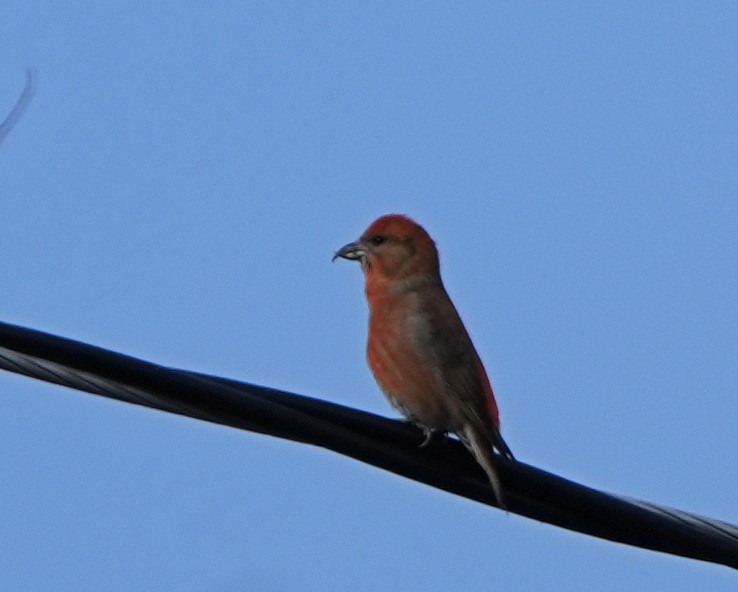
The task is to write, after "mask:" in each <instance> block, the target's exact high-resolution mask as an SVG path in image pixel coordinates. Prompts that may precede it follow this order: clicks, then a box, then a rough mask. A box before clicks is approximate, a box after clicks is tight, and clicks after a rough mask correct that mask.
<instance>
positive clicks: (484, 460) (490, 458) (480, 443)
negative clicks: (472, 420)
mask: <svg viewBox="0 0 738 592" xmlns="http://www.w3.org/2000/svg"><path fill="white" fill-rule="evenodd" d="M461 441H462V442H463V443H464V446H466V447H467V448H468V449H469V452H471V453H472V454H473V455H474V458H475V459H476V461H477V462H478V463H479V465H480V466H481V467H482V468H483V469H484V472H485V473H487V478H488V479H489V482H490V484H491V485H492V490H493V491H494V493H495V497H496V498H497V505H498V506H499V507H500V509H501V510H505V511H507V505H506V504H505V497H504V495H503V493H502V483H501V482H500V475H499V473H498V472H497V457H496V455H495V453H494V452H492V446H490V442H489V438H488V437H486V436H485V435H484V434H482V433H480V432H479V430H478V429H476V428H475V427H474V426H473V425H471V424H467V425H465V426H464V428H463V433H462V434H461ZM503 444H504V441H503ZM505 449H506V450H505ZM505 449H503V450H501V452H502V453H503V454H505V452H507V454H506V456H507V455H510V457H512V454H511V453H510V449H509V448H507V445H505Z"/></svg>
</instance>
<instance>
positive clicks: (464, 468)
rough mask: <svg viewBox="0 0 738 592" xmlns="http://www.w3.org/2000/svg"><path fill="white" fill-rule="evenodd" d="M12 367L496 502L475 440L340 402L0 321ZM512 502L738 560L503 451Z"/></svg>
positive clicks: (697, 533) (599, 531)
mask: <svg viewBox="0 0 738 592" xmlns="http://www.w3.org/2000/svg"><path fill="white" fill-rule="evenodd" d="M0 368H1V369H4V370H8V371H11V372H16V373H18V374H24V375H26V376H30V377H32V378H37V379H40V380H44V381H47V382H52V383H55V384H60V385H63V386H67V387H69V388H73V389H76V390H80V391H85V392H88V393H93V394H96V395H100V396H104V397H109V398H112V399H117V400H120V401H125V402H127V403H133V404H136V405H143V406H145V407H150V408H152V409H159V410H161V411H167V412H169V413H177V414H180V415H185V416H188V417H192V418H195V419H201V420H204V421H210V422H213V423H219V424H223V425H227V426H231V427H234V428H238V429H243V430H248V431H253V432H258V433H261V434H268V435H271V436H276V437H279V438H285V439H288V440H294V441H296V442H301V443H305V444H312V445H315V446H321V447H323V448H327V449H329V450H333V451H335V452H338V453H340V454H344V455H346V456H350V457H352V458H355V459H357V460H361V461H363V462H366V463H369V464H372V465H374V466H377V467H380V468H382V469H385V470H388V471H392V472H394V473H397V474H399V475H403V476H405V477H408V478H410V479H414V480H416V481H420V482H423V483H426V484H428V485H431V486H433V487H437V488H439V489H443V490H445V491H449V492H451V493H455V494H457V495H460V496H464V497H467V498H469V499H472V500H475V501H478V502H481V503H484V504H488V505H490V506H495V505H496V501H495V496H494V494H493V492H492V489H491V487H490V486H489V482H488V481H487V478H486V476H485V475H484V473H483V471H482V470H481V469H480V468H479V466H478V465H477V464H476V463H475V462H474V460H473V459H472V457H471V455H469V454H468V453H467V452H466V450H464V447H463V446H462V445H461V444H460V443H459V442H457V441H456V440H452V439H449V438H443V437H437V438H434V439H433V441H432V442H431V443H430V444H429V445H428V446H427V447H425V448H419V447H418V445H419V444H420V442H421V441H422V440H423V435H422V433H421V432H420V431H419V430H417V429H416V428H414V427H412V426H410V425H408V424H406V423H404V422H401V421H395V420H390V419H386V418H383V417H380V416H377V415H374V414H371V413H366V412H364V411H359V410H356V409H350V408H348V407H344V406H341V405H337V404H335V403H329V402H327V401H321V400H319V399H314V398H311V397H306V396H303V395H295V394H292V393H287V392H284V391H279V390H275V389H271V388H266V387H262V386H256V385H252V384H246V383H242V382H238V381H235V380H230V379H226V378H221V377H217V376H209V375H206V374H200V373H196V372H189V371H186V370H176V369H172V368H166V367H163V366H158V365H156V364H152V363H150V362H145V361H143V360H138V359H136V358H132V357H129V356H125V355H123V354H119V353H115V352H112V351H109V350H105V349H102V348H98V347H94V346H91V345H87V344H84V343H80V342H78V341H72V340H69V339H65V338H62V337H57V336H54V335H50V334H48V333H41V332H39V331H34V330H31V329H26V328H23V327H18V326H15V325H10V324H6V323H0ZM500 475H501V479H502V483H503V485H504V488H505V497H506V502H507V505H508V509H509V511H511V512H513V513H516V514H520V515H522V516H527V517H529V518H533V519H535V520H540V521H542V522H548V523H550V524H555V525H557V526H560V527H562V528H567V529H569V530H574V531H578V532H582V533H586V534H590V535H592V536H596V537H600V538H604V539H608V540H611V541H616V542H620V543H625V544H628V545H633V546H637V547H643V548H646V549H653V550H656V551H661V552H664V553H670V554H672V555H680V556H683V557H691V558H693V559H700V560H702V561H710V562H713V563H719V564H723V565H726V566H729V567H733V568H735V569H738V527H737V526H735V525H732V524H728V523H726V522H721V521H719V520H713V519H708V518H702V517H700V516H696V515H694V514H689V513H687V512H682V511H680V510H675V509H672V508H667V507H664V506H658V505H655V504H651V503H648V502H643V501H639V500H635V499H630V498H625V497H622V496H615V495H611V494H607V493H604V492H601V491H597V490H594V489H591V488H588V487H585V486H583V485H580V484H578V483H574V482H573V481H569V480H567V479H564V478H562V477H558V476H556V475H552V474H551V473H547V472H545V471H542V470H540V469H537V468H535V467H532V466H530V465H526V464H525V463H522V462H514V461H509V460H507V459H500Z"/></svg>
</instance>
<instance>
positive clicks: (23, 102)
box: [0, 68, 36, 144]
mask: <svg viewBox="0 0 738 592" xmlns="http://www.w3.org/2000/svg"><path fill="white" fill-rule="evenodd" d="M35 94H36V73H35V72H34V71H33V70H31V69H30V68H27V69H26V84H25V86H24V87H23V92H22V93H21V95H20V97H18V100H17V101H16V102H15V105H13V108H12V109H11V110H10V113H8V116H7V117H6V118H5V119H3V122H2V123H0V144H2V143H3V140H5V137H6V136H7V135H8V134H9V133H10V132H11V130H12V129H13V128H14V127H15V124H16V123H18V121H19V120H20V118H21V117H23V113H25V111H26V109H28V105H30V104H31V101H32V100H33V96H34V95H35Z"/></svg>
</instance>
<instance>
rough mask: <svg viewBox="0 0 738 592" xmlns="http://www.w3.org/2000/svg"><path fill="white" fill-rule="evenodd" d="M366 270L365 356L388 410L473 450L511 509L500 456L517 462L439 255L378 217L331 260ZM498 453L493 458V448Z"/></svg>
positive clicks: (416, 227)
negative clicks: (446, 283) (356, 264)
mask: <svg viewBox="0 0 738 592" xmlns="http://www.w3.org/2000/svg"><path fill="white" fill-rule="evenodd" d="M338 258H341V259H347V260H350V261H357V262H359V263H360V264H361V269H362V271H363V273H364V280H365V285H364V292H365V295H366V300H367V303H368V305H369V330H368V337H367V349H366V356H367V362H368V365H369V368H370V369H371V371H372V374H373V375H374V378H375V380H376V382H377V384H378V386H379V388H380V390H381V391H382V392H383V393H384V395H385V396H386V397H387V399H389V401H390V403H391V405H392V406H393V407H394V408H395V409H397V410H398V411H399V412H400V413H401V414H402V415H403V416H405V418H406V419H407V420H409V421H410V422H412V423H414V424H416V425H417V426H418V427H420V428H421V429H422V430H423V433H424V436H425V439H424V440H423V442H422V443H421V445H420V446H421V447H422V446H425V445H427V444H428V443H429V442H430V440H431V438H432V437H433V435H434V434H436V433H441V434H446V433H453V434H455V435H456V436H457V437H458V438H459V440H460V441H461V442H462V443H463V444H464V446H465V447H466V448H467V450H469V452H471V454H472V455H473V456H474V458H475V459H476V461H477V463H479V465H480V466H481V467H482V469H483V470H484V472H485V473H486V475H487V478H488V479H489V482H490V484H491V486H492V489H493V492H494V495H495V498H496V500H497V505H498V506H499V507H500V508H502V509H507V506H506V503H505V496H504V494H503V488H502V483H501V481H500V476H499V472H498V469H497V467H498V462H499V459H500V457H503V458H505V459H509V460H514V459H515V457H514V456H513V454H512V452H511V451H510V448H509V447H508V445H507V444H506V442H505V440H504V439H503V438H502V434H501V433H500V415H499V409H498V407H497V402H496V400H495V396H494V392H493V390H492V385H491V384H490V381H489V378H488V377H487V373H486V371H485V369H484V365H483V364H482V361H481V359H480V357H479V354H478V353H477V351H476V349H475V348H474V344H473V343H472V340H471V338H470V337H469V333H468V332H467V330H466V328H465V327H464V323H463V322H462V321H461V317H460V316H459V313H458V312H457V310H456V307H455V306H454V304H453V302H452V301H451V298H450V297H449V295H448V293H447V292H446V289H445V287H444V285H443V281H442V280H441V272H440V262H439V255H438V249H437V248H436V244H435V242H434V241H433V239H432V238H431V237H430V235H429V234H428V232H427V231H426V230H425V229H424V228H423V227H422V226H421V225H420V224H418V223H417V222H415V221H414V220H413V219H411V218H410V217H408V216H405V215H401V214H388V215H384V216H381V217H379V218H377V219H376V220H375V221H374V222H372V223H371V224H370V225H369V227H368V228H367V229H366V230H365V231H364V233H363V234H362V235H361V237H360V238H359V239H358V240H356V241H354V242H350V243H348V244H346V245H344V246H343V247H341V248H340V249H339V250H338V251H336V252H335V254H334V256H333V260H334V261H335V260H336V259H338ZM495 449H496V450H497V453H498V454H495V452H494V450H495Z"/></svg>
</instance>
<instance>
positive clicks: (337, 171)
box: [0, 0, 738, 592]
mask: <svg viewBox="0 0 738 592" xmlns="http://www.w3.org/2000/svg"><path fill="white" fill-rule="evenodd" d="M736 30H738V6H736V4H735V3H732V2H714V3H708V4H705V3H698V2H670V3H662V2H626V3H609V2H608V3H605V2H559V3H544V2H540V3H520V2H512V3H511V2H467V3H451V2H449V3H439V2H376V3H365V2H316V3H307V2H305V3H303V2H275V1H270V2H259V3H250V2H222V3H217V4H213V3H205V2H164V3H162V2H153V3H152V2H106V3H96V2H67V3H61V4H60V3H54V2H43V1H41V2H20V1H16V0H6V1H5V2H3V8H2V18H0V111H2V112H3V113H5V112H7V110H9V109H10V107H11V106H12V104H13V102H14V101H15V99H16V97H17V95H18V93H19V92H20V90H21V88H22V84H23V81H24V78H23V69H24V68H25V67H26V66H32V67H34V68H35V69H36V70H37V71H38V92H37V95H36V98H35V100H34V102H33V104H32V106H31V108H30V109H29V111H28V112H27V114H26V116H25V117H24V118H23V120H22V121H21V122H20V124H19V125H18V127H17V128H16V129H15V130H14V131H13V133H12V134H11V135H10V136H9V137H8V138H7V140H6V141H5V142H4V143H3V144H2V146H0V203H1V206H2V207H1V209H0V248H1V249H2V253H3V257H2V261H3V263H2V266H3V274H2V275H3V277H4V281H2V282H0V303H2V312H1V314H0V318H1V319H2V320H3V321H7V322H12V323H17V324H21V325H27V326H30V327H34V328H38V329H42V330H46V331H50V332H53V333H58V334H61V335H65V336H69V337H73V338H76V339H80V340H82V341H87V342H90V343H94V344H97V345H101V346H104V347H108V348H111V349H115V350H119V351H123V352H126V353H128V354H131V355H135V356H138V357H142V358H145V359H149V360H152V361H155V362H159V363H163V364H167V365H172V366H177V367H183V368H190V369H195V370H199V371H204V372H209V373H216V374H222V375H227V376H230V377H234V378H239V379H242V380H246V381H250V382H255V383H259V384H265V385H269V386H274V387H279V388H283V389H288V390H293V391H295V392H299V393H304V394H311V395H315V396H318V397H321V398H325V399H329V400H332V401H336V402H339V403H342V404H346V405H350V406H354V407H358V408H362V409H367V410H370V411H374V412H377V413H382V414H385V415H393V412H392V411H391V409H390V408H389V406H388V405H387V404H386V402H385V401H384V400H383V398H382V397H381V395H380V394H379V392H378V390H377V388H376V386H375V385H374V383H373V380H372V378H371V375H370V374H369V371H368V370H367V369H366V366H365V363H364V340H365V330H366V305H365V303H364V301H363V293H362V282H361V278H360V273H359V270H358V268H357V267H356V266H352V265H349V264H348V263H346V262H340V263H335V264H331V262H330V258H331V255H332V253H333V250H335V249H336V248H337V247H339V246H340V245H342V244H344V243H345V242H347V241H349V240H352V239H354V238H355V237H356V236H358V234H359V233H360V232H361V231H362V230H363V228H364V227H365V226H366V225H367V224H368V223H369V222H371V221H372V220H373V219H374V218H375V217H377V216H379V215H381V214H384V213H389V212H401V213H406V214H410V215H412V216H413V217H415V218H416V219H417V220H418V221H419V222H421V223H422V224H424V225H425V226H426V228H427V229H428V230H429V232H430V233H431V235H432V236H433V237H434V238H435V239H436V242H437V243H438V246H439V248H440V250H441V258H442V260H441V262H442V268H443V273H444V278H445V282H446V285H447V288H448V290H449V292H450V293H451V295H452V297H453V298H454V300H455V302H456V304H457V307H458V308H459V309H460V311H461V314H462V317H463V318H464V320H465V322H466V324H467V326H468V328H469V331H470V333H471V334H472V337H473V338H474V340H475V343H476V345H477V348H478V350H479V352H480V354H481V355H482V357H483V359H484V361H485V364H486V366H487V369H488V372H489V374H490V376H491V378H492V381H493V383H494V385H495V388H496V390H497V393H498V400H499V404H500V408H501V413H502V421H503V431H504V434H505V438H506V440H507V442H508V443H509V444H510V446H511V448H512V449H513V451H514V452H515V453H516V455H517V456H518V458H520V459H522V460H524V461H526V462H529V463H531V464H534V465H536V466H539V467H542V468H544V469H546V470H550V471H552V472H555V473H558V474H561V475H563V476H565V477H568V478H572V479H575V480H578V481H580V482H582V483H584V484H587V485H590V486H593V487H597V488H602V489H605V490H609V491H613V492H617V493H622V494H626V495H631V496H635V497H640V498H643V499H647V500H650V501H653V502H657V503H663V504H667V505H671V506H675V507H678V508H681V509H685V510H690V511H693V512H697V513H701V514H704V515H707V516H712V517H716V518H721V519H723V520H727V521H730V522H733V523H736V522H738V509H737V508H738V506H737V505H736V499H737V496H738V482H737V481H736V468H737V467H738V447H737V446H736V425H738V404H737V402H736V392H737V388H738V370H737V369H736V368H737V365H736V353H737V352H738V282H737V281H736V275H737V273H738V263H737V261H738V246H737V241H736V228H738V198H737V197H736V196H737V195H738V35H736V33H735V32H736ZM0 418H1V419H0V426H1V427H0V450H2V454H0V475H2V482H3V483H2V485H1V486H0V532H2V536H1V537H0V586H1V587H2V588H3V589H4V590H14V591H26V590H28V591H31V590H33V591H45V590H54V591H55V592H58V591H72V590H74V591H79V590H107V591H117V590H120V591H130V590H160V591H169V590H172V591H174V590H176V591H178V592H179V591H182V590H198V591H199V590H212V591H225V592H232V591H236V590H239V591H240V590H295V591H298V590H299V591H311V590H327V591H334V590H336V591H338V590H347V589H350V590H356V591H364V590H366V591H369V590H376V589H379V588H380V586H381V587H382V589H388V590H407V589H421V590H424V591H426V592H433V591H436V590H438V591H440V590H449V589H458V590H466V591H476V590H493V589H499V590H505V591H506V592H515V591H523V590H526V591H527V590H536V589H556V590H570V591H580V590H581V591H584V590H586V591H590V590H592V589H596V590H602V591H609V590H649V589H662V590H667V589H679V590H683V591H703V590H711V591H713V592H715V591H717V592H720V591H727V590H735V585H736V583H735V575H734V574H733V573H731V572H730V571H729V570H728V569H727V568H722V567H717V566H712V565H708V564H702V563H698V562H695V561H690V560H685V559H678V558H674V557H669V556H665V555H660V554H657V553H652V552H648V551H643V550H638V549H632V548H628V547H624V546H620V545H615V544H612V543H608V542H604V541H599V540H596V539H593V538H590V537H586V536H583V535H578V534H573V533H570V532H567V531H563V530H560V529H556V528H554V527H550V526H547V525H542V524H538V523H536V522H533V521H530V520H526V519H522V518H519V517H516V516H512V515H510V516H506V515H505V514H503V513H502V512H499V511H495V510H492V509H490V508H487V507H483V506H481V505H477V504H474V503H472V502H469V501H467V500H463V499H460V498H455V497H453V496H451V495H449V494H446V493H443V492H440V491H436V490H433V489H430V488H428V487H426V486H423V485H420V484H416V483H413V482H410V481H406V480H403V479H401V478H399V477H397V476H395V475H391V474H388V473H384V472H381V471H379V470H377V469H374V468H372V467H368V466H364V465H361V464H359V463H357V462H354V461H351V460H348V459H345V458H342V457H339V456H337V455H334V454H331V453H329V452H326V451H323V450H319V449H314V448H310V447H307V446H300V445H297V444H293V443H288V442H282V441H279V440H275V439H271V438H267V437H263V436H257V435H254V434H247V433H242V432H237V431H235V430H230V429H226V428H223V427H218V426H212V425H207V424H204V423H198V422H196V421H192V420H188V419H185V418H180V417H174V416H169V415H166V414H163V413H157V412H153V411H149V410H145V409H139V408H136V407H133V406H128V405H124V404H119V403H115V402H112V401H108V400H103V399H99V398H95V397H92V396H89V395H85V394H80V393H75V392H73V391H69V390H65V389H61V388H57V387H53V386H50V385H45V384H42V383H38V382H35V381H31V380H28V379H24V378H21V377H17V376H14V375H10V374H5V373H3V374H0Z"/></svg>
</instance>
